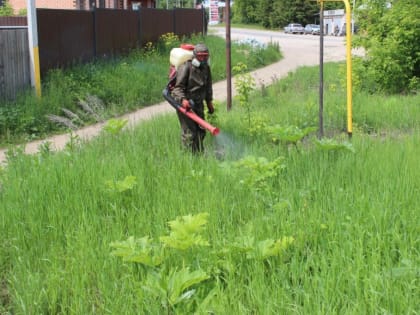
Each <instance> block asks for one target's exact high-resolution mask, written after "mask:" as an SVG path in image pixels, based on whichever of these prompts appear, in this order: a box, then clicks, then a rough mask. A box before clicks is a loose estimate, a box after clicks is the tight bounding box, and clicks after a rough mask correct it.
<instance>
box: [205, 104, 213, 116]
mask: <svg viewBox="0 0 420 315" xmlns="http://www.w3.org/2000/svg"><path fill="white" fill-rule="evenodd" d="M207 109H208V110H209V114H213V113H214V107H213V103H212V102H208V103H207Z"/></svg>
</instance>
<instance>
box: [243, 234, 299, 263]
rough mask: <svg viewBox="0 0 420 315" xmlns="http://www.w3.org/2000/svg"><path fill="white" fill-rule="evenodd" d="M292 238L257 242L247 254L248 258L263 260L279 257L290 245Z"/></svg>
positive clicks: (286, 237)
mask: <svg viewBox="0 0 420 315" xmlns="http://www.w3.org/2000/svg"><path fill="white" fill-rule="evenodd" d="M293 242H294V238H293V237H291V236H285V237H283V238H281V239H278V240H276V241H275V240H273V239H266V240H263V241H260V242H258V243H257V244H256V245H255V248H254V251H253V252H252V253H250V254H248V256H247V257H248V258H256V259H260V260H265V259H267V258H269V257H274V256H279V255H281V254H282V253H283V252H284V251H285V250H286V249H287V248H288V247H289V246H290V245H291V244H292V243H293Z"/></svg>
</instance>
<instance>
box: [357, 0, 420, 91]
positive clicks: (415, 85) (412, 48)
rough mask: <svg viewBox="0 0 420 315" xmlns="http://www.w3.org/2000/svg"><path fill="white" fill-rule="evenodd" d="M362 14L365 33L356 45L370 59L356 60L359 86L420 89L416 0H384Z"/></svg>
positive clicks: (419, 15)
mask: <svg viewBox="0 0 420 315" xmlns="http://www.w3.org/2000/svg"><path fill="white" fill-rule="evenodd" d="M381 3H382V5H378V6H377V7H373V6H371V7H369V9H363V10H361V12H360V13H359V14H360V15H359V20H360V21H361V28H362V35H361V38H360V39H359V40H358V41H356V44H357V45H361V46H363V47H364V48H365V49H366V50H367V58H365V59H361V60H356V65H355V74H356V77H357V82H358V84H359V87H361V88H362V89H364V90H367V91H369V92H375V91H381V92H386V93H402V92H413V91H418V90H419V89H420V82H419V77H420V53H419V52H420V42H419V40H418V39H419V38H420V8H419V6H418V1H417V0H407V1H395V2H393V4H392V7H391V8H389V9H386V7H385V1H382V2H381Z"/></svg>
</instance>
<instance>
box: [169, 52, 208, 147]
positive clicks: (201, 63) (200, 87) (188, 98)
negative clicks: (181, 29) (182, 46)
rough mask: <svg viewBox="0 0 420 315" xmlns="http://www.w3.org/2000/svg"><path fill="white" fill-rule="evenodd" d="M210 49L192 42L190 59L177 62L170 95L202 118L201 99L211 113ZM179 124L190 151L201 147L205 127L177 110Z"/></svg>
mask: <svg viewBox="0 0 420 315" xmlns="http://www.w3.org/2000/svg"><path fill="white" fill-rule="evenodd" d="M208 59H209V50H208V48H207V46H206V45H204V44H197V45H195V48H194V51H193V58H192V60H188V61H186V62H185V63H184V64H182V65H180V66H179V68H178V70H177V77H176V83H175V86H174V89H173V90H172V97H173V98H174V99H175V100H176V101H177V102H178V103H179V104H181V106H182V107H183V108H185V109H186V110H193V111H194V112H195V113H196V114H197V115H198V116H199V117H200V118H202V119H204V101H205V102H206V106H207V109H208V112H209V114H213V112H214V107H213V103H212V102H213V86H212V85H213V83H212V78H211V70H210V66H209V64H208ZM177 114H178V119H179V122H180V125H181V142H182V144H183V145H184V147H186V148H188V149H190V150H191V151H192V152H193V153H197V152H202V151H203V150H204V147H203V140H204V137H205V135H206V131H205V130H204V129H202V128H201V127H200V126H199V125H198V124H197V123H196V122H194V121H193V120H191V119H190V118H188V117H187V116H185V115H184V114H182V113H180V112H178V111H177Z"/></svg>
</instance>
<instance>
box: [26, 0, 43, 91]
mask: <svg viewBox="0 0 420 315" xmlns="http://www.w3.org/2000/svg"><path fill="white" fill-rule="evenodd" d="M27 17H28V40H29V58H30V67H31V85H32V87H34V88H35V92H36V95H37V96H38V97H41V74H40V69H39V48H38V27H37V20H36V4H35V0H27Z"/></svg>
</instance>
